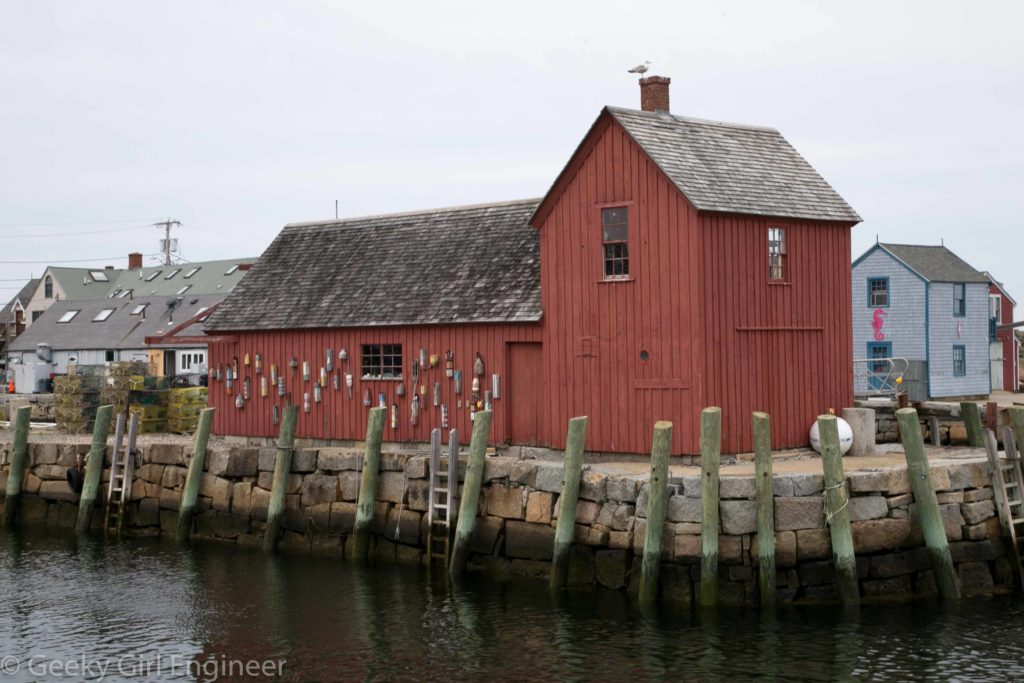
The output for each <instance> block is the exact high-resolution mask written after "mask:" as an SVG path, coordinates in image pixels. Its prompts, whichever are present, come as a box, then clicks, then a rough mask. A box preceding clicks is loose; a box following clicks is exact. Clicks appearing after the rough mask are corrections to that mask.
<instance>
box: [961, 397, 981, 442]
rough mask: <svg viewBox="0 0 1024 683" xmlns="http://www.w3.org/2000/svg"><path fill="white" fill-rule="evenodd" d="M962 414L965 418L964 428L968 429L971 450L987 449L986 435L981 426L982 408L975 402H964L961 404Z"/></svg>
mask: <svg viewBox="0 0 1024 683" xmlns="http://www.w3.org/2000/svg"><path fill="white" fill-rule="evenodd" d="M960 414H961V415H963V418H964V426H965V427H966V428H967V445H969V446H970V447H971V448H984V447H985V434H984V430H983V428H982V425H981V408H979V407H978V404H977V403H975V402H974V401H963V402H962V403H961V404H960Z"/></svg>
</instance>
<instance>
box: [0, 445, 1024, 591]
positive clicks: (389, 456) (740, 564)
mask: <svg viewBox="0 0 1024 683" xmlns="http://www.w3.org/2000/svg"><path fill="white" fill-rule="evenodd" d="M5 436H6V438H8V439H9V438H10V437H9V435H5ZM88 447H89V446H88V443H87V441H86V440H85V438H84V437H66V438H65V439H64V440H63V442H62V443H53V442H49V443H33V444H30V460H31V466H30V468H29V471H28V473H27V474H26V481H25V485H24V492H25V495H24V496H23V499H22V510H21V523H22V524H23V525H25V526H31V525H46V526H49V527H59V528H70V527H73V526H74V521H75V517H76V514H77V496H76V495H75V494H73V493H72V492H71V491H70V489H69V488H68V486H67V484H66V483H65V470H66V468H67V467H69V466H71V465H73V463H74V461H75V456H76V454H84V453H86V452H88ZM10 448H11V444H10V442H9V441H8V442H2V441H0V463H2V465H3V468H2V473H0V490H2V489H3V488H4V486H5V484H6V470H7V468H8V466H9V465H8V463H9V460H10ZM109 450H110V449H109V447H108V463H109ZM190 451H191V447H190V446H184V445H181V444H168V443H153V444H148V445H143V446H142V452H141V462H139V464H138V468H137V470H136V480H135V482H134V485H133V487H132V496H131V498H132V500H131V505H130V507H129V515H128V518H127V520H126V533H127V534H128V535H135V536H140V535H158V534H173V532H174V530H175V527H176V524H177V509H178V503H179V500H180V497H181V491H182V488H183V485H184V481H185V475H186V466H187V463H188V459H189V457H190ZM274 457H275V451H274V449H272V448H251V447H240V446H234V445H231V444H228V443H223V442H218V441H214V442H211V446H210V449H209V452H208V455H207V462H206V472H205V473H204V475H203V481H202V487H201V490H200V498H199V502H198V506H197V510H198V514H197V517H196V522H195V524H196V527H195V536H197V537H205V538H210V539H218V540H222V541H229V542H237V543H241V544H247V545H259V544H261V543H262V537H263V532H264V527H265V521H266V513H267V506H268V504H269V500H270V487H271V480H272V476H273V467H274ZM856 460H858V459H856V458H847V459H846V460H845V463H847V464H846V467H847V481H848V485H849V490H850V492H851V495H852V497H851V500H850V512H851V518H852V520H853V534H854V542H855V547H856V552H857V562H858V569H859V575H860V579H861V591H862V593H863V595H864V596H865V598H866V599H871V598H876V599H895V600H899V599H911V598H914V597H921V596H927V595H931V594H934V593H935V582H934V579H933V576H932V572H931V569H930V565H929V560H928V553H927V551H926V549H925V548H924V543H923V539H922V533H921V528H920V525H919V524H918V523H917V519H916V509H915V505H914V500H913V495H912V494H911V493H910V485H909V481H908V480H907V471H906V467H905V466H894V467H887V468H882V469H879V468H875V469H852V468H854V467H856V466H857V463H856V462H855V461H856ZM361 463H362V452H361V451H360V450H357V449H351V448H306V449H298V450H296V451H295V455H294V458H293V460H292V474H291V476H290V477H289V481H288V488H287V496H286V512H285V515H284V519H283V528H284V529H285V533H284V537H283V538H282V541H281V546H280V547H281V549H282V550H284V551H293V552H306V553H315V554H319V555H330V556H337V557H344V555H345V553H346V541H347V538H348V536H349V535H350V533H351V531H352V528H353V524H354V520H355V509H356V503H355V501H356V498H357V496H358V488H359V479H360V474H359V469H360V467H361ZM790 464H792V463H790ZM869 464H870V463H869ZM803 465H804V466H803V467H788V468H777V470H778V469H782V470H785V469H790V470H801V469H804V470H808V469H809V470H814V469H815V468H816V467H817V468H818V472H814V471H811V472H807V471H789V472H786V471H781V472H779V473H777V474H776V475H775V479H774V490H775V522H776V532H775V541H776V563H777V566H778V571H777V574H778V595H779V598H780V599H781V600H783V601H798V602H800V601H808V602H818V601H831V600H833V599H834V598H835V590H834V588H833V582H834V577H833V569H832V560H831V546H830V540H829V532H828V529H827V528H826V527H825V521H824V514H823V506H822V476H821V474H820V464H818V463H817V461H814V460H809V461H803ZM428 467H429V458H428V456H427V455H426V454H423V453H402V452H397V453H385V454H383V455H382V458H381V474H380V479H379V484H378V490H377V496H376V498H377V502H376V504H375V513H374V518H373V533H374V534H375V536H374V548H373V555H374V557H375V558H377V559H380V560H395V561H407V562H422V561H424V559H423V557H424V546H425V544H426V529H427V521H426V514H425V512H426V510H427V501H428ZM726 469H735V468H726ZM751 469H752V468H751ZM461 470H462V472H463V473H464V471H465V461H464V460H463V462H462V467H461ZM106 475H107V472H105V473H104V486H103V489H102V490H103V492H104V493H105V491H106V484H105V482H106ZM931 475H932V480H933V483H934V485H935V488H936V490H937V492H938V499H939V503H940V504H941V510H942V517H943V520H944V521H945V527H946V534H947V537H948V539H949V541H950V548H951V552H952V556H953V560H954V562H955V563H956V565H957V571H958V573H959V576H960V579H961V582H962V585H963V590H964V593H965V595H972V594H981V593H990V592H993V591H1005V590H1009V589H1011V588H1012V586H1013V581H1014V579H1013V569H1012V567H1011V563H1010V561H1009V559H1008V557H1007V556H1006V549H1005V547H1004V541H1003V538H1002V528H1001V525H1000V523H999V519H998V517H997V516H996V511H995V507H994V501H993V492H992V488H991V483H990V475H989V471H988V464H987V461H986V460H985V458H984V456H983V455H982V454H980V452H974V453H971V454H969V455H967V456H966V457H955V458H954V457H948V458H934V457H933V459H932V461H931ZM670 477H671V478H670V487H669V493H670V497H669V500H668V518H667V519H668V521H667V523H666V525H665V530H664V536H663V539H662V548H663V557H662V559H663V566H662V571H661V583H662V597H663V599H664V600H666V601H675V602H682V603H686V602H690V601H691V600H692V596H693V595H694V585H695V583H696V582H697V581H699V563H700V497H699V496H700V479H699V472H698V471H697V470H696V469H695V468H686V467H679V466H677V465H675V464H673V467H672V472H671V473H670ZM646 478H647V474H646V467H643V466H642V464H641V465H639V466H638V465H637V464H632V465H629V464H620V465H616V464H614V463H602V464H595V465H592V466H586V467H585V471H584V472H583V478H582V481H581V486H580V500H579V503H578V506H577V524H576V530H575V540H576V545H575V547H574V549H573V554H572V566H571V573H570V582H571V584H574V585H576V586H586V585H600V586H604V587H607V588H611V589H622V590H628V589H631V588H633V589H635V586H636V583H637V582H638V580H639V557H640V554H641V552H642V546H643V538H644V527H645V523H646V521H645V513H646V506H647V496H648V484H647V483H646ZM561 481H562V466H561V463H557V462H547V461H539V460H525V459H516V458H510V457H488V458H487V466H486V470H485V474H484V489H483V491H482V494H481V497H480V501H481V502H480V506H479V510H478V513H477V514H478V516H479V519H478V520H477V524H476V531H475V533H474V536H473V544H472V550H473V553H474V554H473V556H472V557H471V560H470V564H469V568H470V569H471V570H474V569H475V570H478V571H483V572H486V573H488V574H491V575H496V576H500V577H516V576H523V577H538V578H546V577H547V575H548V572H549V569H550V563H549V561H550V559H551V556H552V549H553V543H554V525H555V520H557V517H558V513H559V500H558V498H559V491H560V489H561ZM720 489H721V503H720V514H721V536H720V539H719V545H720V548H719V562H720V590H721V601H722V602H723V603H727V604H752V603H755V602H756V601H757V535H756V534H755V526H756V511H755V502H754V480H753V476H752V472H751V474H749V475H746V474H743V473H739V474H724V475H723V476H722V478H721V483H720ZM100 517H101V515H94V517H93V519H94V522H96V523H97V530H98V524H99V520H100Z"/></svg>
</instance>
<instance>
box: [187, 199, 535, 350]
mask: <svg viewBox="0 0 1024 683" xmlns="http://www.w3.org/2000/svg"><path fill="white" fill-rule="evenodd" d="M537 205H538V201H537V200H525V201H518V202H504V203H500V204H484V205H479V206H467V207H456V208H449V209H437V210H433V211H423V212H416V213H403V214H392V215H384V216H370V217H366V218H354V219H348V220H341V221H326V222H319V223H299V224H292V225H288V226H286V227H285V229H284V230H282V231H281V233H280V234H279V235H278V236H277V238H276V239H275V240H274V241H273V242H272V243H271V245H270V246H269V247H268V248H267V250H266V252H264V254H263V255H262V256H261V257H260V259H259V261H258V262H257V263H256V265H255V266H254V267H253V269H252V270H251V271H250V272H249V274H248V275H247V276H246V277H245V279H244V280H242V281H241V282H240V283H239V284H238V286H237V287H235V290H234V292H232V293H231V294H230V295H229V296H228V297H227V298H226V299H225V300H224V302H223V303H222V304H221V305H220V306H219V307H218V308H217V310H216V311H214V313H213V314H211V315H210V317H209V319H208V320H207V321H206V325H205V329H206V331H208V332H214V331H226V332H227V331H241V330H252V329H292V328H323V327H362V326H382V325H428V324H443V323H484V322H529V321H537V320H540V317H541V307H540V258H539V246H538V237H537V232H536V230H534V229H533V228H531V227H530V226H529V224H528V222H529V219H530V216H531V215H532V214H533V212H534V211H535V210H536V208H537Z"/></svg>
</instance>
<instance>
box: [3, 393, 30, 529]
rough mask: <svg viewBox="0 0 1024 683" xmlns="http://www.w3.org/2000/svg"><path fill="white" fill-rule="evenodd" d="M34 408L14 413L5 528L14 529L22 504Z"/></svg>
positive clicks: (5, 507) (21, 409) (28, 407)
mask: <svg viewBox="0 0 1024 683" xmlns="http://www.w3.org/2000/svg"><path fill="white" fill-rule="evenodd" d="M31 418H32V406H21V407H20V408H18V409H17V411H15V413H14V447H13V449H12V450H11V467H10V469H9V470H8V471H7V496H6V498H4V528H5V529H13V528H14V523H15V520H16V518H17V512H18V506H19V505H20V503H21V486H22V483H23V482H24V479H25V467H26V465H27V461H28V425H29V420H30V419H31Z"/></svg>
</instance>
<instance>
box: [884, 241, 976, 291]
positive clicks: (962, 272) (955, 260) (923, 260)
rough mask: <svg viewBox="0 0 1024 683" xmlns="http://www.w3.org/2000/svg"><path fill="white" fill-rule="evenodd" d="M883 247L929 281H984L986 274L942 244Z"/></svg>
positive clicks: (890, 245) (886, 245) (889, 245)
mask: <svg viewBox="0 0 1024 683" xmlns="http://www.w3.org/2000/svg"><path fill="white" fill-rule="evenodd" d="M881 246H882V248H883V249H885V250H886V251H888V252H889V253H891V254H892V255H893V256H895V257H896V258H898V259H899V260H901V261H903V262H904V263H905V264H907V265H908V266H910V267H911V268H913V269H914V270H916V271H917V272H918V273H919V274H920V275H921V277H923V278H924V279H926V280H930V281H931V282H984V283H988V280H989V279H988V276H987V275H985V273H982V272H980V271H978V270H975V269H974V268H972V267H971V265H970V264H968V263H967V262H966V261H964V260H963V259H962V258H960V257H959V256H957V255H956V254H954V253H953V252H951V251H950V250H949V249H947V248H946V247H944V246H928V245H923V244H884V243H883V244H882V245H881Z"/></svg>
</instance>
